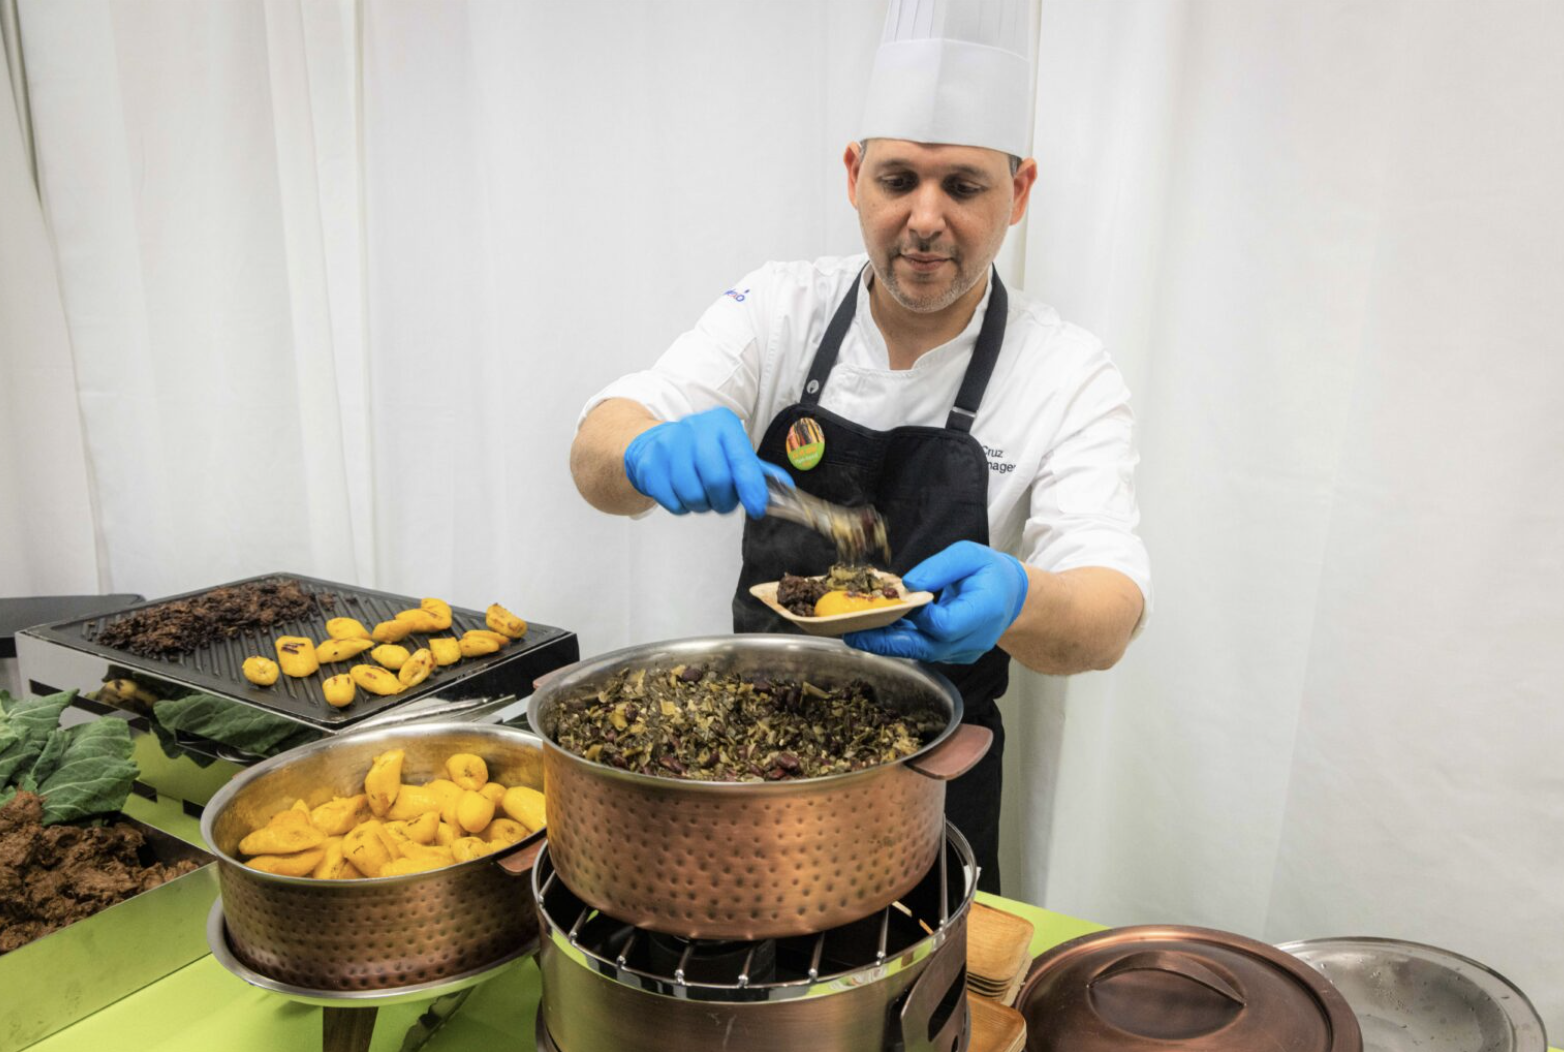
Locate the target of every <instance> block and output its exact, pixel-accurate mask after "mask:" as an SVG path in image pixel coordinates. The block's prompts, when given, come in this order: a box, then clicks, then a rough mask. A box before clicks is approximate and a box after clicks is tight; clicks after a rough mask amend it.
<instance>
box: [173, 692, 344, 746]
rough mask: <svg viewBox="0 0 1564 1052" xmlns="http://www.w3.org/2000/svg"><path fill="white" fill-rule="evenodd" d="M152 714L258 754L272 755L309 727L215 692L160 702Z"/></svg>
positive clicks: (188, 731) (177, 727)
mask: <svg viewBox="0 0 1564 1052" xmlns="http://www.w3.org/2000/svg"><path fill="white" fill-rule="evenodd" d="M152 713H153V715H154V716H155V717H156V718H157V721H158V723H160V724H162V725H163V726H164V727H166V728H167V729H168V730H170V731H183V732H185V733H186V734H194V735H197V736H199V737H202V738H208V739H210V740H212V741H215V742H221V743H222V744H224V745H230V746H232V747H234V748H235V749H243V750H244V751H245V752H250V753H255V754H256V755H258V756H266V755H270V754H271V752H272V751H273V750H274V749H275V747H276V746H277V745H279V744H280V743H282V742H284V741H287V740H288V739H290V738H292V737H294V736H295V735H297V734H299V732H300V731H301V730H304V729H306V728H303V727H302V726H301V725H300V724H298V723H295V722H294V721H293V720H290V719H285V718H284V717H282V716H274V715H273V714H271V713H269V712H265V711H263V710H261V709H257V708H254V707H253V706H250V705H244V704H241V703H240V702H237V701H229V700H228V699H227V698H218V697H214V696H213V695H211V694H191V695H190V696H188V697H184V698H174V699H171V700H168V701H160V702H158V703H157V704H156V705H154V706H153V708H152ZM316 736H317V737H318V736H319V734H318V732H316Z"/></svg>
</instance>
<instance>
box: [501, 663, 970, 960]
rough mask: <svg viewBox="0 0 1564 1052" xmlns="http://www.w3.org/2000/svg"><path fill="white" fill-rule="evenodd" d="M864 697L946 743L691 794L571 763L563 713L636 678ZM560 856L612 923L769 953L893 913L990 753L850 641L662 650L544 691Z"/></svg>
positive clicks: (552, 841)
mask: <svg viewBox="0 0 1564 1052" xmlns="http://www.w3.org/2000/svg"><path fill="white" fill-rule="evenodd" d="M680 664H687V665H700V666H701V667H703V668H709V669H714V670H716V671H718V672H720V673H732V674H737V675H755V674H760V675H765V676H767V677H770V678H774V679H805V678H807V679H808V680H809V681H810V682H812V683H814V684H816V685H818V686H821V687H830V686H834V685H837V684H847V683H853V682H866V683H868V684H869V685H870V686H871V687H872V688H873V689H874V691H875V694H876V696H877V697H878V699H879V701H880V702H881V703H882V704H885V705H890V706H893V707H896V708H900V709H904V710H906V711H924V710H932V711H935V712H938V713H941V714H942V715H943V716H944V717H945V726H944V729H943V730H942V731H941V732H940V733H939V734H938V735H937V736H936V737H935V738H934V740H933V741H931V742H930V743H929V744H928V745H926V746H925V747H924V748H923V749H921V750H920V751H919V752H917V753H915V754H913V755H912V756H910V757H907V758H905V759H903V760H900V761H898V762H895V763H889V764H884V765H881V766H878V767H872V768H869V769H867V770H862V771H855V772H853V773H851V774H842V775H831V776H828V777H822V778H801V779H795V780H791V781H779V782H696V781H684V780H681V779H674V778H660V777H656V776H652V775H643V774H637V773H634V772H630V771H622V770H619V769H617V768H614V767H609V766H607V765H605V764H599V763H594V762H592V761H589V760H586V759H583V758H582V757H580V756H577V755H575V754H574V753H571V752H568V751H566V750H565V749H562V748H560V747H559V746H558V745H557V744H555V743H554V741H553V740H552V733H553V729H554V725H555V714H556V713H557V711H558V708H559V705H560V704H561V703H562V702H563V701H565V700H566V699H569V698H573V697H577V696H579V695H581V694H591V693H595V692H596V691H598V690H600V689H601V688H602V687H603V685H604V684H606V683H607V682H608V680H609V679H610V678H611V677H613V676H614V675H615V674H616V673H618V672H620V671H623V670H627V669H642V668H644V669H667V668H671V667H673V666H675V665H680ZM528 714H529V717H530V720H531V723H532V726H533V727H534V728H536V729H537V730H538V731H539V732H540V733H541V734H542V735H543V767H544V777H545V780H546V781H547V784H548V793H547V797H548V827H549V831H550V838H549V845H550V847H549V851H550V854H551V857H552V859H553V862H554V866H555V869H556V870H557V871H558V873H559V876H560V879H562V880H564V881H565V883H566V884H567V885H568V886H569V887H570V888H571V890H573V891H574V892H575V893H576V894H577V895H579V896H580V897H581V898H582V900H583V901H586V902H588V903H590V904H591V905H593V906H595V907H596V908H598V909H600V910H602V911H603V912H605V913H607V914H609V915H611V916H613V917H616V918H618V919H620V920H622V921H625V922H627V923H630V924H634V925H636V926H638V927H642V928H649V929H651V930H653V931H660V932H666V933H669V934H673V935H680V936H684V937H687V938H700V939H772V938H783V937H787V936H792V935H802V934H808V933H811V932H817V931H821V930H824V929H827V928H833V927H836V926H838V925H842V924H847V923H849V922H851V921H855V920H858V919H859V918H861V917H866V916H868V915H869V914H871V913H875V912H877V911H879V910H882V909H884V908H885V907H886V906H888V905H889V904H890V903H892V902H894V901H896V900H897V899H898V898H900V897H901V896H902V895H903V894H905V893H906V892H907V891H909V890H910V889H911V888H912V887H913V886H914V885H916V884H917V883H918V881H919V879H920V878H921V877H922V876H923V875H924V874H925V873H927V872H928V871H929V868H930V867H931V866H932V865H933V864H934V862H935V860H936V858H937V857H938V854H939V850H940V845H941V844H942V843H943V842H944V830H945V814H944V812H945V783H946V782H947V781H949V780H950V779H952V778H955V777H957V776H958V775H961V774H963V773H965V772H966V771H967V770H969V769H970V768H971V767H972V765H973V764H975V763H977V762H978V760H980V759H982V757H983V755H984V753H986V752H987V751H988V747H989V745H990V744H991V742H992V740H993V735H992V733H991V732H990V731H988V730H987V729H986V728H983V727H977V726H969V725H963V724H962V723H961V695H960V694H959V693H958V692H957V691H956V689H955V687H953V686H952V685H951V684H950V682H949V681H948V680H946V679H945V678H944V677H942V676H940V675H938V674H937V673H934V672H932V671H930V670H928V669H925V668H923V667H921V666H918V665H915V664H913V663H911V662H906V661H897V660H894V659H891V658H882V657H876V656H874V655H872V654H865V653H862V652H860V651H856V650H850V649H848V648H847V647H846V646H844V645H843V644H841V643H840V642H837V641H835V640H825V639H806V638H801V637H798V636H790V635H789V636H783V635H737V636H715V637H707V638H697V639H684V640H677V641H674V642H666V643H651V644H646V645H643V646H636V647H630V648H628V649H625V650H619V651H615V652H614V653H611V654H607V655H604V656H602V657H598V658H594V659H591V660H589V661H584V662H581V663H580V664H577V665H572V666H570V667H568V668H566V669H563V670H560V671H559V672H556V673H553V674H551V675H549V676H547V677H545V678H544V679H542V680H540V681H539V683H538V689H537V690H536V692H535V693H534V694H533V695H532V702H531V706H530V709H529V712H528Z"/></svg>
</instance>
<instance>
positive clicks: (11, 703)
mask: <svg viewBox="0 0 1564 1052" xmlns="http://www.w3.org/2000/svg"><path fill="white" fill-rule="evenodd" d="M75 696H76V692H75V691H74V690H72V691H66V692H65V693H63V694H50V695H48V696H47V697H42V698H12V697H10V696H9V695H7V698H6V709H5V728H6V730H5V734H4V735H0V736H3V737H6V738H8V739H11V744H10V745H8V746H6V747H5V748H4V749H3V750H0V786H4V785H9V784H11V783H12V782H15V781H17V780H18V779H20V778H21V777H22V775H24V774H26V773H27V772H28V771H30V770H32V768H33V764H34V763H36V762H37V761H38V757H39V756H40V755H42V753H43V749H44V744H45V743H46V742H47V741H48V740H49V735H51V734H53V733H54V731H55V729H56V728H57V727H58V726H59V724H60V713H62V712H64V711H65V706H67V705H69V704H70V703H71V699H72V698H74V697H75Z"/></svg>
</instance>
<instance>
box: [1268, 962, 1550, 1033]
mask: <svg viewBox="0 0 1564 1052" xmlns="http://www.w3.org/2000/svg"><path fill="white" fill-rule="evenodd" d="M1363 946H1367V947H1375V948H1381V949H1385V950H1394V951H1398V952H1401V953H1406V954H1413V955H1417V956H1421V957H1422V958H1423V959H1424V960H1430V961H1436V962H1439V963H1449V964H1454V965H1460V966H1462V967H1464V968H1466V969H1469V970H1470V971H1472V972H1474V973H1476V974H1477V975H1480V976H1485V977H1487V978H1488V979H1489V980H1491V981H1492V984H1493V985H1494V986H1495V987H1496V988H1498V989H1500V990H1502V991H1503V994H1504V995H1505V996H1504V997H1501V998H1495V1003H1496V1004H1499V1005H1500V1007H1501V1009H1502V1011H1503V1012H1504V1014H1505V1016H1506V1017H1508V1018H1509V1020H1510V1022H1511V1023H1512V1024H1513V1025H1514V1027H1515V1034H1516V1038H1517V1040H1519V1039H1521V1038H1531V1039H1535V1042H1534V1043H1535V1045H1536V1047H1537V1048H1539V1049H1546V1048H1547V1047H1548V1038H1547V1032H1546V1029H1545V1027H1544V1025H1543V1022H1542V1015H1541V1013H1539V1012H1538V1011H1537V1007H1536V1005H1534V1004H1532V1003H1531V998H1529V997H1527V996H1526V994H1525V992H1524V991H1523V990H1521V988H1520V987H1518V986H1516V985H1515V984H1514V983H1512V982H1511V981H1510V980H1509V979H1507V978H1505V977H1504V975H1502V974H1501V973H1499V972H1498V971H1496V970H1494V969H1493V968H1490V967H1489V966H1488V965H1486V964H1484V963H1483V962H1481V961H1476V960H1473V959H1472V958H1470V957H1467V956H1465V955H1464V954H1459V953H1456V952H1455V951H1453V950H1447V949H1445V948H1444V947H1442V946H1431V945H1429V944H1428V943H1422V942H1410V941H1408V940H1406V939H1390V938H1385V937H1383V936H1375V935H1346V936H1333V937H1330V938H1324V939H1300V940H1297V941H1295V942H1283V943H1278V944H1277V946H1276V948H1277V949H1278V950H1281V951H1282V952H1283V953H1290V954H1292V955H1293V956H1294V957H1297V958H1298V959H1299V960H1301V961H1303V962H1304V963H1305V964H1307V965H1309V967H1311V968H1313V967H1314V964H1313V962H1312V961H1310V960H1309V954H1310V953H1311V952H1318V951H1325V950H1351V949H1352V948H1354V947H1363ZM1486 992H1488V993H1494V992H1495V991H1493V990H1490V991H1486ZM1354 1010H1355V1009H1354Z"/></svg>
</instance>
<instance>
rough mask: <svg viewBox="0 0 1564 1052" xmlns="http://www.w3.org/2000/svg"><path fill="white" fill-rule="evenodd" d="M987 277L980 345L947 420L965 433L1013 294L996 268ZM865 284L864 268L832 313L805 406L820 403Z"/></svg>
mask: <svg viewBox="0 0 1564 1052" xmlns="http://www.w3.org/2000/svg"><path fill="white" fill-rule="evenodd" d="M988 279H989V281H990V282H991V283H992V288H991V289H990V290H989V294H988V308H987V309H986V310H985V311H984V312H983V325H982V328H980V329H979V330H978V338H977V346H976V347H974V348H973V350H972V360H971V361H970V362H968V363H967V372H966V375H965V376H964V377H962V380H961V390H959V391H957V392H956V404H955V405H954V406H952V407H951V410H950V415H949V416H948V417H947V418H946V420H945V426H946V427H948V428H949V429H950V430H952V431H960V432H961V433H962V434H967V433H969V432H970V431H971V430H972V421H973V420H976V419H977V411H978V406H980V405H982V404H983V393H984V392H985V391H987V390H988V380H989V377H991V376H993V375H994V364H995V363H996V362H998V361H999V351H1000V349H1001V348H1002V347H1003V346H1004V343H1005V321H1006V319H1007V318H1008V316H1009V314H1010V294H1009V293H1007V292H1006V291H1005V283H1004V282H1002V281H1000V280H999V269H998V268H997V267H995V268H993V269H991V270H990V271H989V276H988ZM862 283H863V271H859V272H858V277H856V278H854V279H853V283H852V285H851V286H849V287H848V289H847V295H846V296H843V297H842V302H841V303H840V304H838V305H837V308H836V313H835V314H833V315H831V323H830V324H829V325H827V326H826V330H825V335H824V336H822V337H821V338H820V347H819V349H818V350H816V351H815V357H814V361H812V362H811V363H810V364H809V376H808V378H807V379H806V380H805V381H804V390H803V393H802V394H800V395H799V396H798V400H799V402H800V403H801V404H803V405H806V406H813V405H819V404H820V392H821V391H823V390H825V382H826V379H827V378H828V377H829V376H830V375H831V367H832V366H834V365H835V364H836V356H837V354H838V353H839V352H840V351H841V349H842V337H844V336H846V335H847V327H848V326H849V325H851V324H852V323H853V314H854V313H855V312H856V311H857V309H858V286H859V285H860V284H862Z"/></svg>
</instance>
